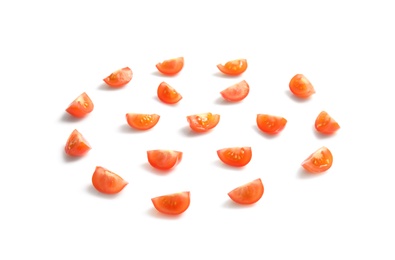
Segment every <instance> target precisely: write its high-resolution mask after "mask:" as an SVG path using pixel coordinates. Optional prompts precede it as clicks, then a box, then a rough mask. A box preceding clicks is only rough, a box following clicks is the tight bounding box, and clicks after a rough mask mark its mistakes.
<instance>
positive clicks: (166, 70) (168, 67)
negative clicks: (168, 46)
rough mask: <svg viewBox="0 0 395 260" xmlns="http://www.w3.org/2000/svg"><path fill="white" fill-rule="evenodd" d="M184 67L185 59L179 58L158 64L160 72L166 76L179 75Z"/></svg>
mask: <svg viewBox="0 0 395 260" xmlns="http://www.w3.org/2000/svg"><path fill="white" fill-rule="evenodd" d="M183 67H184V58H183V57H178V58H174V59H169V60H165V61H163V62H161V63H157V64H156V68H157V69H158V71H159V72H161V73H162V74H165V75H175V74H177V73H179V72H180V71H181V70H182V68H183Z"/></svg>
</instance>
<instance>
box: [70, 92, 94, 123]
mask: <svg viewBox="0 0 395 260" xmlns="http://www.w3.org/2000/svg"><path fill="white" fill-rule="evenodd" d="M93 107H94V106H93V102H92V100H91V99H90V98H89V96H88V94H86V93H85V92H84V93H82V94H81V95H79V96H78V97H77V98H76V99H75V100H74V101H73V102H71V104H70V105H69V107H68V108H67V109H66V112H67V113H69V114H70V115H72V116H75V117H80V118H81V117H84V116H86V115H87V114H89V113H90V112H92V110H93Z"/></svg>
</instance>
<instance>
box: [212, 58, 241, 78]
mask: <svg viewBox="0 0 395 260" xmlns="http://www.w3.org/2000/svg"><path fill="white" fill-rule="evenodd" d="M247 66H248V64H247V60H246V59H238V60H231V61H228V62H227V63H225V65H222V64H218V65H217V68H218V69H219V70H220V71H221V72H222V73H224V74H226V75H230V76H237V75H240V74H242V73H243V72H244V71H246V69H247Z"/></svg>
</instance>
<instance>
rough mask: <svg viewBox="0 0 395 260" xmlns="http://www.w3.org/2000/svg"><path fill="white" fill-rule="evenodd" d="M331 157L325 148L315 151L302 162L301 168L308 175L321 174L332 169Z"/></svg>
mask: <svg viewBox="0 0 395 260" xmlns="http://www.w3.org/2000/svg"><path fill="white" fill-rule="evenodd" d="M332 163H333V156H332V153H331V151H330V150H329V149H328V148H326V147H325V146H323V147H321V148H320V149H318V150H316V151H315V152H314V153H312V154H311V155H310V156H309V157H307V159H306V160H304V161H303V162H302V167H303V168H304V169H305V170H306V171H308V172H309V173H321V172H325V171H327V170H329V168H331V167H332Z"/></svg>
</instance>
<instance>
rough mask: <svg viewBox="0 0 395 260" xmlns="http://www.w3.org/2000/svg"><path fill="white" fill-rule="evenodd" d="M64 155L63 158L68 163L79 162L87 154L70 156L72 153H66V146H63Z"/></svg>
mask: <svg viewBox="0 0 395 260" xmlns="http://www.w3.org/2000/svg"><path fill="white" fill-rule="evenodd" d="M62 155H63V160H64V161H65V162H67V163H71V162H77V161H79V160H81V159H82V158H83V157H85V156H86V155H84V156H70V155H68V154H66V152H65V151H64V147H62Z"/></svg>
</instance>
